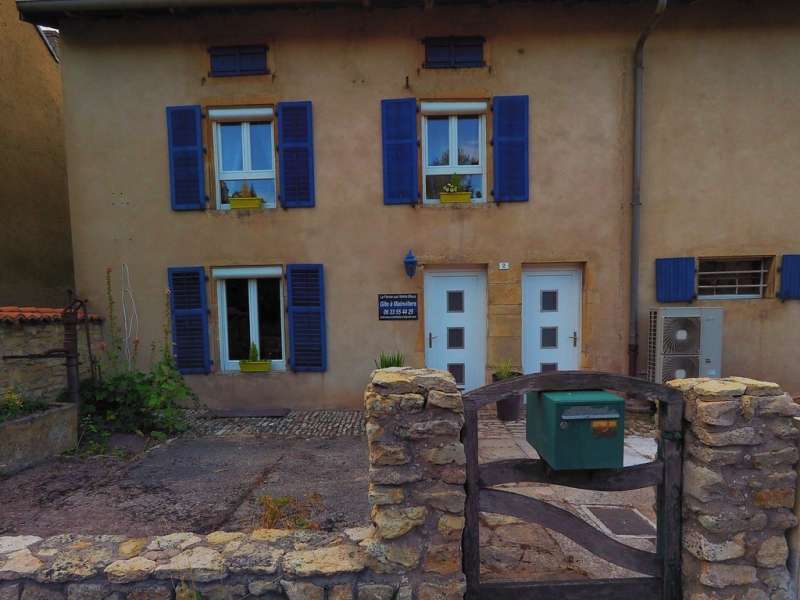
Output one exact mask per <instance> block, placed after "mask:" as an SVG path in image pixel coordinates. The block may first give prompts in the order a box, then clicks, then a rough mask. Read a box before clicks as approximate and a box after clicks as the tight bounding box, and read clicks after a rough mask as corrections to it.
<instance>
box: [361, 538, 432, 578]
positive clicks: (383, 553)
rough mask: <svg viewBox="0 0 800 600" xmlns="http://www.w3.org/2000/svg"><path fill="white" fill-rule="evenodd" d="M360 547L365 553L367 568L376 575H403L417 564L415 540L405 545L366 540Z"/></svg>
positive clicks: (403, 543) (372, 539) (395, 542)
mask: <svg viewBox="0 0 800 600" xmlns="http://www.w3.org/2000/svg"><path fill="white" fill-rule="evenodd" d="M360 546H361V547H363V548H364V550H365V551H366V553H367V564H368V566H369V567H370V568H371V569H372V570H373V571H375V572H377V573H405V572H406V571H408V570H410V569H413V568H414V567H416V566H417V565H418V564H419V560H420V551H419V548H418V547H417V546H418V544H417V541H416V540H413V541H411V542H409V543H405V542H397V541H392V542H383V541H380V540H378V539H375V538H368V539H365V540H364V541H363V542H361V544H360Z"/></svg>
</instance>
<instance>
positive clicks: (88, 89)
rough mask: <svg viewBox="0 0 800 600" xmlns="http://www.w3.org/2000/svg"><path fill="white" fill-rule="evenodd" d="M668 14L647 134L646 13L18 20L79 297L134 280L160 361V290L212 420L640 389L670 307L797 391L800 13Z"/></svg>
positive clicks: (729, 10)
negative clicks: (45, 103) (430, 381)
mask: <svg viewBox="0 0 800 600" xmlns="http://www.w3.org/2000/svg"><path fill="white" fill-rule="evenodd" d="M666 4H667V6H666V10H665V11H664V12H663V13H662V14H661V15H660V16H659V17H658V20H659V22H658V23H657V26H655V27H654V29H653V31H652V33H651V35H650V38H649V41H648V42H647V46H646V49H645V51H644V53H643V57H644V58H645V59H646V74H647V75H646V77H647V79H646V86H645V87H644V93H643V95H639V96H638V97H639V98H640V99H641V104H640V106H641V107H642V109H643V113H639V112H637V103H636V102H635V98H636V97H637V96H636V89H637V88H636V86H635V79H634V71H635V69H634V64H635V63H634V48H635V46H636V42H637V39H638V38H639V36H640V35H641V33H642V32H643V31H644V30H646V29H647V27H648V24H650V25H655V20H654V9H655V8H656V2H645V1H628V2H617V1H613V0H608V1H603V2H583V3H574V2H536V1H531V2H489V3H478V2H474V3H473V2H444V1H441V2H439V1H436V0H426V1H423V0H417V1H409V2H405V1H403V2H400V1H391V2H389V1H383V0H363V1H362V0H358V1H356V0H329V1H325V2H321V1H314V2H312V1H305V0H276V1H269V2H264V1H254V0H181V1H180V2H178V1H177V0H151V1H149V2H142V1H140V0H119V1H114V2H112V1H111V0H108V1H104V0H92V1H88V0H70V2H69V3H68V7H67V6H66V5H65V4H64V3H63V2H59V1H56V0H17V6H18V8H19V10H20V12H21V14H22V17H23V18H24V19H26V20H28V21H31V22H34V23H38V24H46V25H51V26H57V27H58V28H59V30H60V31H61V36H62V50H63V81H64V90H65V124H66V146H67V153H68V156H69V188H70V190H69V191H70V199H71V202H70V210H71V217H72V223H73V227H72V235H73V244H74V250H75V264H76V279H77V286H78V290H79V292H80V294H81V295H83V296H87V297H89V298H90V300H91V299H98V298H102V297H103V295H104V290H103V273H104V270H105V268H106V267H108V266H111V267H118V266H119V265H120V264H123V263H125V264H127V265H128V266H129V268H130V273H131V278H132V282H133V286H134V289H135V291H136V294H137V302H138V309H139V316H140V323H141V335H140V337H141V338H142V343H143V344H145V345H147V344H149V343H150V341H151V340H159V339H160V331H161V327H162V323H163V317H162V315H163V310H162V299H163V296H162V292H163V290H164V289H165V288H166V287H167V286H168V285H169V286H170V287H171V290H172V294H171V299H172V323H173V334H174V335H173V338H174V343H175V350H176V354H177V358H178V362H179V366H180V367H181V368H182V370H183V371H184V372H185V373H186V374H187V376H188V379H189V381H190V383H191V385H192V386H193V387H194V389H195V390H196V391H197V392H198V393H199V395H200V397H201V399H202V400H203V401H205V402H207V403H208V404H210V405H212V406H219V407H222V406H224V407H227V408H235V407H239V408H244V407H249V408H254V407H264V406H288V407H295V408H308V407H355V406H358V405H359V404H360V403H361V390H360V387H359V382H360V381H362V380H363V378H364V377H365V376H366V375H367V373H368V372H369V371H370V370H371V369H372V368H373V361H374V359H375V357H376V356H377V355H378V354H379V353H380V352H382V351H387V352H388V351H399V352H402V353H403V354H404V355H405V358H406V362H407V364H411V365H418V366H419V365H423V364H424V365H426V366H430V367H437V368H445V369H449V370H450V372H451V373H453V375H454V376H455V378H456V379H457V381H459V382H460V383H461V384H462V386H463V387H464V388H465V389H470V388H473V387H476V386H479V385H482V384H483V383H485V382H486V381H487V380H488V379H489V377H490V374H491V372H492V369H493V368H494V367H496V366H497V365H499V364H500V363H503V362H505V361H510V362H511V363H512V364H513V365H515V366H516V367H517V368H520V369H521V370H523V371H525V372H535V371H540V370H547V369H562V370H563V369H577V368H581V369H596V370H606V371H614V372H627V371H629V370H630V371H633V372H636V373H639V374H643V373H644V372H645V367H646V365H647V348H648V341H649V340H648V327H647V322H648V315H649V310H650V309H651V308H653V307H656V306H689V307H709V306H711V307H721V308H724V310H725V316H724V338H723V343H722V355H721V356H722V363H721V371H722V374H726V373H748V374H750V375H753V376H758V377H761V378H764V379H769V380H773V381H778V382H780V383H781V384H782V385H783V386H784V387H785V388H786V389H788V390H789V391H791V392H795V393H797V392H800V374H798V373H797V371H796V369H794V368H793V362H794V361H793V360H792V352H793V349H794V348H795V347H796V346H797V342H798V336H800V333H799V332H798V329H797V328H796V327H792V323H796V322H797V321H798V319H800V303H799V302H797V301H796V300H795V298H796V297H797V296H798V295H800V289H798V288H800V276H798V260H797V258H796V254H797V253H798V252H800V244H798V242H797V235H796V224H797V223H798V218H800V204H798V203H797V202H796V199H795V198H794V190H796V189H797V188H798V183H800V169H797V167H796V161H794V160H793V159H792V157H794V156H796V155H798V151H800V136H798V135H796V133H797V131H798V130H800V111H798V110H797V106H796V99H797V98H798V97H800V78H798V77H797V76H796V75H795V69H793V66H794V65H795V64H797V62H798V59H800V8H798V6H797V5H796V3H794V2H791V1H787V0H765V1H763V2H758V3H753V2H749V1H745V0H708V1H706V2H698V3H692V2H683V1H680V0H670V1H669V2H667V3H666ZM663 5H664V2H659V3H658V6H659V7H660V8H662V9H663V8H664V7H663ZM642 114H643V119H642V126H641V128H639V129H638V132H639V133H640V134H641V136H636V137H637V138H638V139H641V153H638V152H634V142H633V140H634V137H635V136H634V133H635V126H634V123H635V120H636V119H635V116H636V115H640V116H641V115H642ZM639 156H641V161H640V162H636V160H635V159H636V158H637V157H639ZM635 164H636V165H638V167H636V168H635V167H634V165H635ZM639 170H640V171H641V181H640V184H641V196H638V195H634V192H633V189H632V185H631V180H632V179H636V178H635V177H634V175H635V173H636V172H638V171H639ZM637 198H640V199H641V206H640V207H639V209H638V211H633V209H632V205H636V206H638V203H637V202H636V201H635V200H636V199H637ZM242 207H249V208H242ZM633 212H638V213H640V215H641V226H640V236H639V241H638V243H631V237H632V231H633V227H632V225H631V223H632V218H633V214H632V213H633ZM631 248H636V251H632V250H631ZM657 265H660V267H659V269H658V274H657ZM779 271H780V272H779ZM630 273H633V277H631V276H630V275H629V274H630ZM632 283H636V284H637V286H636V287H635V288H634V287H632ZM632 289H634V290H639V292H638V294H633V293H632V292H631V290H632ZM97 305H98V302H97V301H96V300H95V301H94V306H97ZM630 306H633V310H629V307H630ZM252 344H255V345H256V346H257V347H258V350H259V354H260V356H261V358H264V359H269V360H271V361H272V362H271V366H272V370H271V372H269V373H242V372H241V367H240V364H239V361H240V360H243V359H247V358H248V354H249V350H250V347H251V345H252ZM676 374H680V375H692V373H689V372H684V373H677V371H676V373H673V375H676Z"/></svg>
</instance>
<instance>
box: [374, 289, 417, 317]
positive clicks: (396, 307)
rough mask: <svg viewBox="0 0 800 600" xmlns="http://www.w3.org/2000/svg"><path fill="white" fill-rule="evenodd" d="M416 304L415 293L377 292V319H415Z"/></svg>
mask: <svg viewBox="0 0 800 600" xmlns="http://www.w3.org/2000/svg"><path fill="white" fill-rule="evenodd" d="M418 306H419V304H418V302H417V295H416V294H378V320H380V321H416V320H417V319H418V318H419V311H418V310H417V307H418Z"/></svg>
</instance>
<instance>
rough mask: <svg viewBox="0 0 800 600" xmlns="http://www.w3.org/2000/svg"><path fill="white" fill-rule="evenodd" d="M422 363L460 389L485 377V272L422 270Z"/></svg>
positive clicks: (481, 381) (479, 381)
mask: <svg viewBox="0 0 800 600" xmlns="http://www.w3.org/2000/svg"><path fill="white" fill-rule="evenodd" d="M425 364H426V365H427V366H428V367H429V368H432V369H441V370H443V371H450V373H452V375H453V377H455V380H456V383H457V384H458V385H459V387H461V388H462V389H464V390H471V389H474V388H477V387H481V386H482V385H485V381H486V274H485V273H481V272H472V271H470V272H464V271H448V272H442V271H428V272H426V273H425Z"/></svg>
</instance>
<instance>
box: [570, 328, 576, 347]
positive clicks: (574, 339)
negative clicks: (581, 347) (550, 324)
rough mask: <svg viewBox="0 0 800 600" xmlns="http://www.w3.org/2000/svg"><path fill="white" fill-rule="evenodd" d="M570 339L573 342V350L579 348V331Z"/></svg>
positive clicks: (574, 332)
mask: <svg viewBox="0 0 800 600" xmlns="http://www.w3.org/2000/svg"><path fill="white" fill-rule="evenodd" d="M569 339H571V340H572V347H573V348H577V346H578V332H577V331H573V332H572V335H571V336H569Z"/></svg>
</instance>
